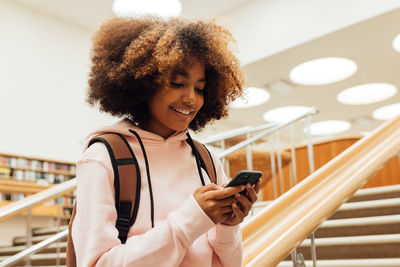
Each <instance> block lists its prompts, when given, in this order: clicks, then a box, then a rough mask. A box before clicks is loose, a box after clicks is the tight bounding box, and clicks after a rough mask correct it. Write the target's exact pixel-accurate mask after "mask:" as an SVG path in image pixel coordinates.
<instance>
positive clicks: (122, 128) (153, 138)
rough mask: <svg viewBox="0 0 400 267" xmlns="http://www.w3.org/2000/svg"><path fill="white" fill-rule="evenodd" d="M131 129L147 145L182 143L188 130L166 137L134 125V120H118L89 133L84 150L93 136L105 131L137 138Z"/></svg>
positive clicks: (127, 137) (128, 137)
mask: <svg viewBox="0 0 400 267" xmlns="http://www.w3.org/2000/svg"><path fill="white" fill-rule="evenodd" d="M131 131H135V132H136V133H138V134H139V136H140V138H141V139H142V142H143V144H145V145H151V144H164V143H167V142H171V143H180V142H183V141H185V140H186V138H187V136H186V133H187V132H188V131H187V130H185V131H182V132H175V133H174V134H172V135H171V136H169V137H168V138H167V139H165V138H164V137H162V136H160V135H158V134H155V133H152V132H148V131H146V130H143V129H140V128H139V127H137V126H136V125H134V124H133V123H132V122H130V121H129V120H121V121H118V122H116V123H114V124H111V125H108V126H105V127H102V128H100V129H98V130H96V131H94V132H92V133H91V134H89V135H88V136H87V138H86V141H85V145H84V150H86V149H87V146H88V144H89V141H90V140H92V139H93V138H95V137H97V136H99V135H102V134H104V133H109V132H113V133H119V134H122V135H123V136H124V137H125V138H126V139H127V140H129V139H130V138H135V139H136V137H135V136H134V134H133V133H132V132H131Z"/></svg>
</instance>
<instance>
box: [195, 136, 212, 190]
mask: <svg viewBox="0 0 400 267" xmlns="http://www.w3.org/2000/svg"><path fill="white" fill-rule="evenodd" d="M192 140H193V144H194V147H195V148H196V150H197V152H198V153H199V156H200V161H201V165H203V166H202V167H203V168H205V171H206V172H207V174H208V177H209V178H210V181H211V182H212V183H214V184H216V183H217V172H216V170H215V165H214V161H213V159H212V157H211V153H210V151H208V149H207V147H206V146H205V145H203V144H202V143H200V142H199V141H197V140H194V139H192Z"/></svg>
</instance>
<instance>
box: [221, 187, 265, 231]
mask: <svg viewBox="0 0 400 267" xmlns="http://www.w3.org/2000/svg"><path fill="white" fill-rule="evenodd" d="M260 185H261V179H260V180H258V182H257V183H256V184H255V185H254V186H251V185H250V184H249V183H248V184H246V192H243V193H236V194H235V199H236V200H237V203H236V202H233V203H232V211H233V213H231V214H230V215H231V216H230V217H229V218H227V219H226V220H224V221H222V224H226V225H237V224H239V223H241V222H242V221H243V220H244V218H245V217H246V216H247V215H248V214H249V211H250V209H251V207H252V206H253V204H254V202H256V200H257V193H258V191H259V190H260Z"/></svg>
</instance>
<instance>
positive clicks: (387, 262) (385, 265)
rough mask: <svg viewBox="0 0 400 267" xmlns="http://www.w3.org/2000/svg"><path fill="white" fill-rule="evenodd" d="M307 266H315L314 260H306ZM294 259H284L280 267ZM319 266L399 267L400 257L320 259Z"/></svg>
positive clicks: (289, 263) (290, 263)
mask: <svg viewBox="0 0 400 267" xmlns="http://www.w3.org/2000/svg"><path fill="white" fill-rule="evenodd" d="M305 264H306V266H313V263H312V261H305ZM292 266H293V263H292V261H283V262H281V263H279V265H278V267H292ZM317 266H318V267H377V266H379V267H399V266H400V258H393V259H367V260H365V259H357V260H318V259H317Z"/></svg>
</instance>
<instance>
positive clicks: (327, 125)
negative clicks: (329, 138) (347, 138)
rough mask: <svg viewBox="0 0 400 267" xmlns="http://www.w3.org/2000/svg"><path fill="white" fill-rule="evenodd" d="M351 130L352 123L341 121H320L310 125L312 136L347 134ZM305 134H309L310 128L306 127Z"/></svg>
mask: <svg viewBox="0 0 400 267" xmlns="http://www.w3.org/2000/svg"><path fill="white" fill-rule="evenodd" d="M350 128H351V124H350V122H348V121H341V120H330V121H320V122H314V123H311V125H310V131H311V135H334V134H338V133H343V132H346V131H347V130H349V129H350ZM304 132H305V133H307V132H308V127H304Z"/></svg>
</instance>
